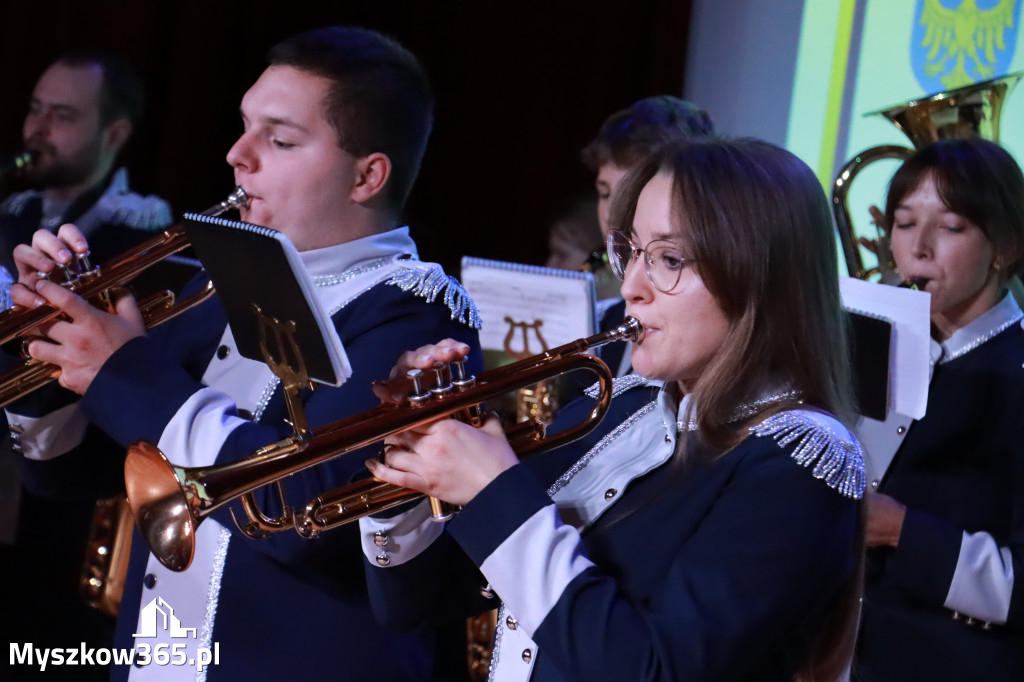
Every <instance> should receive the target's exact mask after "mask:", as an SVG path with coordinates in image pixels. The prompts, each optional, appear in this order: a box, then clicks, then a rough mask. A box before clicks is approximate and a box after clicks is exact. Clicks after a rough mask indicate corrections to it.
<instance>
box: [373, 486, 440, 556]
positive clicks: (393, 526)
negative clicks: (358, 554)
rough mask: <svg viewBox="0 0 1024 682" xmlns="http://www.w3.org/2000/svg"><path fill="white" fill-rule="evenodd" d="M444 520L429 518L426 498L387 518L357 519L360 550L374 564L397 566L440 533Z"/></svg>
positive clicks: (424, 548) (418, 551)
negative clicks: (410, 507) (361, 547)
mask: <svg viewBox="0 0 1024 682" xmlns="http://www.w3.org/2000/svg"><path fill="white" fill-rule="evenodd" d="M443 530H444V524H443V523H438V522H437V521H434V520H432V519H431V518H430V504H429V502H428V500H426V499H424V500H421V501H420V503H419V504H417V505H416V506H415V507H413V508H412V509H410V510H409V511H407V512H403V513H401V514H398V515H396V516H392V517H390V518H373V517H372V516H364V517H363V518H361V519H359V538H360V542H361V543H362V545H363V554H365V555H366V558H367V559H368V560H369V562H370V563H371V564H372V565H374V566H381V567H387V566H399V565H401V564H404V563H405V562H407V561H410V560H412V559H414V558H416V557H417V556H419V555H420V554H421V553H423V552H424V551H425V550H426V549H427V547H429V546H430V544H431V543H432V542H433V541H434V540H436V539H437V538H439V537H440V536H441V532H442V531H443Z"/></svg>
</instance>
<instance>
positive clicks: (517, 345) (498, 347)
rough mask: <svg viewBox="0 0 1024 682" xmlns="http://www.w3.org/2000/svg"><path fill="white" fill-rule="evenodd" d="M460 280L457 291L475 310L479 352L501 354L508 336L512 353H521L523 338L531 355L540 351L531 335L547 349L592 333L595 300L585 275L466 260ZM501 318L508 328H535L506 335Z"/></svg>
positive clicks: (589, 278) (591, 279)
mask: <svg viewBox="0 0 1024 682" xmlns="http://www.w3.org/2000/svg"><path fill="white" fill-rule="evenodd" d="M461 274H462V276H461V280H462V286H463V287H465V288H466V291H468V292H469V295H470V296H472V297H473V300H474V301H475V302H476V305H477V308H478V309H479V310H480V317H481V319H482V321H483V327H482V329H481V331H480V343H481V344H482V346H483V348H484V350H491V351H504V350H505V343H506V338H507V337H508V336H509V333H510V331H511V333H512V338H511V339H509V342H510V344H511V346H512V350H513V351H519V350H522V349H523V343H524V334H525V335H526V343H527V344H528V347H527V348H526V350H528V351H529V354H531V355H532V354H536V353H539V352H541V351H542V350H543V349H542V348H541V347H540V346H539V341H538V340H537V337H536V336H535V335H534V332H533V329H536V330H538V331H539V332H540V334H541V335H542V337H543V339H544V341H545V342H546V344H547V347H548V348H554V347H555V346H559V345H561V344H563V343H568V342H570V341H574V340H576V339H579V338H583V337H586V336H590V335H591V334H593V333H594V331H595V328H596V321H595V315H594V309H595V306H596V304H597V295H596V292H595V288H594V276H593V275H592V274H590V273H589V272H575V271H572V270H558V269H555V268H544V267H540V266H534V265H523V264H520V263H507V262H503V261H492V260H485V259H482V258H470V257H465V258H463V259H462V273H461ZM506 318H509V319H511V320H512V321H513V323H522V324H527V325H530V324H536V323H537V322H539V323H540V324H539V326H536V327H533V328H531V329H528V330H525V331H524V330H522V328H517V329H511V330H510V323H509V322H508V321H506Z"/></svg>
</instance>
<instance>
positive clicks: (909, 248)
mask: <svg viewBox="0 0 1024 682" xmlns="http://www.w3.org/2000/svg"><path fill="white" fill-rule="evenodd" d="M885 221H886V224H887V225H890V226H891V242H892V252H893V256H894V257H895V260H896V265H897V268H898V270H899V273H900V276H901V277H902V278H903V279H904V280H906V281H913V282H915V283H916V284H917V286H918V288H920V289H922V290H924V291H926V292H928V293H929V294H931V321H932V377H931V383H930V386H929V393H928V406H927V412H926V414H925V416H924V417H923V418H922V419H920V420H917V421H914V420H912V419H910V418H907V417H903V416H901V415H893V416H891V417H890V418H889V419H888V420H887V421H886V422H884V423H883V422H876V421H872V420H864V421H863V422H862V424H860V425H859V426H858V434H860V435H862V436H863V442H864V444H865V451H866V453H867V469H868V474H869V478H870V480H871V487H872V488H873V489H874V490H873V492H872V493H871V494H869V495H868V496H867V498H866V499H865V508H866V511H867V531H866V541H867V544H868V547H869V549H868V560H867V570H866V593H865V602H864V616H863V625H862V630H861V643H860V645H859V654H858V666H857V669H858V671H859V672H860V674H861V676H862V678H863V679H865V680H872V681H874V680H908V679H927V680H1020V679H1024V596H1022V595H1024V590H1022V589H1021V588H1020V586H1019V584H1015V583H1019V578H1018V580H1016V581H1015V580H1014V576H1020V575H1022V574H1024V494H1022V493H1024V446H1022V443H1024V427H1022V423H1024V422H1022V420H1021V417H1020V410H1021V405H1022V404H1024V382H1022V379H1024V370H1022V369H1021V367H1022V366H1024V331H1022V329H1021V324H1020V322H1021V317H1022V315H1021V310H1020V307H1019V306H1018V305H1017V303H1016V302H1015V301H1014V298H1013V296H1012V295H1011V294H1010V293H1008V291H1007V285H1008V284H1009V283H1010V282H1011V280H1012V279H1013V278H1015V277H1016V276H1019V275H1020V273H1021V266H1022V263H1024V175H1022V173H1021V169H1020V167H1019V166H1018V165H1017V163H1016V162H1015V161H1014V160H1013V158H1012V157H1011V156H1010V155H1009V154H1008V153H1007V152H1006V151H1004V150H1003V149H1001V148H1000V147H999V146H998V145H996V144H995V143H992V142H987V141H985V140H947V141H943V142H938V143H935V144H934V145H932V146H930V147H926V148H924V149H922V150H919V151H918V152H917V153H915V154H914V155H913V156H912V157H910V158H909V159H908V160H907V161H906V162H905V163H904V164H903V165H902V166H901V167H900V169H899V171H897V173H896V175H895V176H894V177H893V179H892V182H891V184H890V187H889V193H888V199H887V201H886V210H885Z"/></svg>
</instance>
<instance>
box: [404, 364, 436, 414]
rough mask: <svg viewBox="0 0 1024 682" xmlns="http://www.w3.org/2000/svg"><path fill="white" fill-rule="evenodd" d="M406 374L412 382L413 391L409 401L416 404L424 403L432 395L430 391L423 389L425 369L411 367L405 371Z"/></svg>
mask: <svg viewBox="0 0 1024 682" xmlns="http://www.w3.org/2000/svg"><path fill="white" fill-rule="evenodd" d="M405 376H406V378H407V379H409V380H410V381H411V382H412V392H411V393H410V394H409V402H410V403H412V404H413V405H415V406H419V405H422V404H423V403H424V402H426V401H427V399H428V398H429V397H430V392H429V391H424V390H423V370H421V369H410V370H409V371H408V372H406V373H405Z"/></svg>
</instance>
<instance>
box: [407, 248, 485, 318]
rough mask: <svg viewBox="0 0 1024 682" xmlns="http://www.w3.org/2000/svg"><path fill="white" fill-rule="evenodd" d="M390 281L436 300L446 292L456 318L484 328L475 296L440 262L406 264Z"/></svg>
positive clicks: (446, 302) (446, 298)
mask: <svg viewBox="0 0 1024 682" xmlns="http://www.w3.org/2000/svg"><path fill="white" fill-rule="evenodd" d="M387 283H388V284H394V285H395V286H397V287H398V288H399V289H401V290H402V291H406V292H409V293H411V294H413V295H415V296H421V297H422V298H425V299H426V300H427V302H428V303H433V302H434V300H435V299H436V298H437V296H438V294H440V293H442V292H444V304H445V305H446V306H448V310H450V311H452V319H453V320H457V321H459V322H462V323H463V324H466V325H469V326H470V327H472V328H473V329H479V328H480V311H479V310H477V308H476V304H475V303H473V299H471V298H470V297H469V294H468V293H467V292H466V290H465V289H463V288H462V285H461V284H459V282H458V280H456V279H455V278H454V277H450V276H449V275H447V274H445V271H444V269H443V268H442V267H441V266H440V265H438V264H437V263H419V264H418V266H416V267H409V266H404V267H402V268H400V269H399V270H398V271H397V272H395V273H394V274H393V275H391V277H390V278H388V280H387Z"/></svg>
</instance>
